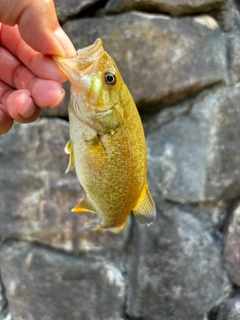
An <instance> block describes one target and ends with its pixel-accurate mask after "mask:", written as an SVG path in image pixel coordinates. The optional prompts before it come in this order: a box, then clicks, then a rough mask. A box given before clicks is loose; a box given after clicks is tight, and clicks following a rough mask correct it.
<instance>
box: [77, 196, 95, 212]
mask: <svg viewBox="0 0 240 320" xmlns="http://www.w3.org/2000/svg"><path fill="white" fill-rule="evenodd" d="M71 211H72V212H92V213H96V212H95V209H94V207H93V206H92V204H91V203H90V201H89V200H88V198H87V196H85V197H84V198H83V199H82V201H80V202H79V204H78V205H77V206H76V207H74V208H73V209H72V210H71Z"/></svg>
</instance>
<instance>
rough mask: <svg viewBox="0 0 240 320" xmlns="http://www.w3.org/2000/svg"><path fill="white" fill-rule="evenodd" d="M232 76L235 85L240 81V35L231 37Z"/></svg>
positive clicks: (236, 34)
mask: <svg viewBox="0 0 240 320" xmlns="http://www.w3.org/2000/svg"><path fill="white" fill-rule="evenodd" d="M229 52H230V76H231V81H232V82H233V83H236V82H239V81H240V33H235V34H234V35H231V36H229Z"/></svg>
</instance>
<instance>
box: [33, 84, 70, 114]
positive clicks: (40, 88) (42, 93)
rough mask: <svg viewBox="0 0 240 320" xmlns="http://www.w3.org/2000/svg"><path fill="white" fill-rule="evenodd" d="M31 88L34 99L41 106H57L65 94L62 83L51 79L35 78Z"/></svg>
mask: <svg viewBox="0 0 240 320" xmlns="http://www.w3.org/2000/svg"><path fill="white" fill-rule="evenodd" d="M29 90H30V91H31V95H32V98H33V100H34V101H35V103H36V104H37V105H38V106H39V107H41V108H46V107H51V108H54V107H57V106H58V105H59V104H60V103H61V102H62V101H63V99H64V96H65V91H64V89H63V88H62V86H61V84H60V83H58V82H55V81H51V80H42V79H34V80H33V81H32V82H31V84H30V86H29Z"/></svg>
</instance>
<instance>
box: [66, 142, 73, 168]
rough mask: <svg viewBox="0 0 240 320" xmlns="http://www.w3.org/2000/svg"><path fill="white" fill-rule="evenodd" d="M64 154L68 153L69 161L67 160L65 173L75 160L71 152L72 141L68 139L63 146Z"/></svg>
mask: <svg viewBox="0 0 240 320" xmlns="http://www.w3.org/2000/svg"><path fill="white" fill-rule="evenodd" d="M64 151H65V153H66V154H69V162H68V167H67V170H66V171H65V173H68V172H69V171H71V170H72V169H73V168H74V167H75V162H74V154H73V147H72V142H71V140H69V141H68V142H67V144H66V146H65V149H64Z"/></svg>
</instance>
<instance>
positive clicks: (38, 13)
mask: <svg viewBox="0 0 240 320" xmlns="http://www.w3.org/2000/svg"><path fill="white" fill-rule="evenodd" d="M0 21H1V22H3V23H4V24H7V25H10V26H14V25H15V24H18V25H19V30H20V34H21V36H22V37H23V39H24V41H26V42H27V44H28V45H30V46H31V47H32V48H33V49H34V50H36V51H39V52H41V53H43V54H53V55H60V56H63V57H64V56H69V57H74V56H75V55H76V53H75V49H74V47H73V45H72V43H71V41H70V40H69V38H68V37H67V35H66V34H65V33H64V31H63V30H62V29H61V27H60V26H59V23H58V20H57V15H56V11H55V7H54V3H53V0H34V1H33V0H21V1H19V0H11V1H0Z"/></svg>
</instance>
